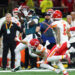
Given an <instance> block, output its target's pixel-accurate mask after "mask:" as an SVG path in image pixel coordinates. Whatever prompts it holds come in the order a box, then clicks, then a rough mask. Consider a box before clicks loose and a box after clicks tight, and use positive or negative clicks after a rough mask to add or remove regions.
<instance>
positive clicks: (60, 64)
mask: <svg viewBox="0 0 75 75" xmlns="http://www.w3.org/2000/svg"><path fill="white" fill-rule="evenodd" d="M57 65H58V67H59V68H60V69H61V71H62V72H63V75H69V74H68V72H67V71H66V69H65V68H64V66H63V64H62V63H61V62H60V61H59V62H57Z"/></svg>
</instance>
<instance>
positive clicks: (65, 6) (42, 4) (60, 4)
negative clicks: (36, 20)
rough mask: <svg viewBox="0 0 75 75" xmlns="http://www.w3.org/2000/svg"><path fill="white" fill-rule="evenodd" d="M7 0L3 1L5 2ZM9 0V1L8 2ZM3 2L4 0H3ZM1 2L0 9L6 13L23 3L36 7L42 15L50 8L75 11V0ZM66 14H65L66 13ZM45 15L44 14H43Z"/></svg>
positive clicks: (13, 0)
mask: <svg viewBox="0 0 75 75" xmlns="http://www.w3.org/2000/svg"><path fill="white" fill-rule="evenodd" d="M4 2H5V1H3V3H4ZM7 2H8V3H7ZM1 3H2V1H1ZM1 3H0V6H1V8H0V10H1V11H2V12H3V15H4V13H6V12H7V10H8V11H9V12H12V9H13V8H15V7H18V6H19V5H21V4H24V5H27V6H29V7H30V8H32V9H34V10H35V12H36V13H37V14H38V15H40V16H41V15H42V16H43V14H42V13H45V12H46V11H47V10H48V9H49V8H53V9H54V10H56V9H60V10H61V11H63V13H64V14H68V13H70V12H72V11H75V1H74V0H37V1H36V0H7V1H6V2H5V3H6V4H3V3H2V4H3V5H2V4H1ZM64 16H65V15H64ZM43 17H44V16H43Z"/></svg>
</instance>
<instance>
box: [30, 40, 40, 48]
mask: <svg viewBox="0 0 75 75" xmlns="http://www.w3.org/2000/svg"><path fill="white" fill-rule="evenodd" d="M39 44H40V42H39V40H38V39H32V40H31V41H30V45H31V46H32V47H37V46H38V45H39Z"/></svg>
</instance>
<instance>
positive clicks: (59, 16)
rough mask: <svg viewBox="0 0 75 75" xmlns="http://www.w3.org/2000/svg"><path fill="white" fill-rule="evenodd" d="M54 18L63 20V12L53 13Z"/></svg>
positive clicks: (56, 11)
mask: <svg viewBox="0 0 75 75" xmlns="http://www.w3.org/2000/svg"><path fill="white" fill-rule="evenodd" d="M52 18H54V19H61V18H62V12H61V11H60V10H55V11H54V12H53V15H52Z"/></svg>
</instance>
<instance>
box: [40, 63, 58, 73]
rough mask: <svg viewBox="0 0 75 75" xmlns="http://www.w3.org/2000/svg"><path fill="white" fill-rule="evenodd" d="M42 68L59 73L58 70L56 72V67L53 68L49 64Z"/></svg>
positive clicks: (41, 65)
mask: <svg viewBox="0 0 75 75" xmlns="http://www.w3.org/2000/svg"><path fill="white" fill-rule="evenodd" d="M40 67H42V68H46V69H50V70H52V71H55V72H57V70H56V69H55V68H54V67H52V66H50V65H48V64H40Z"/></svg>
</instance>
